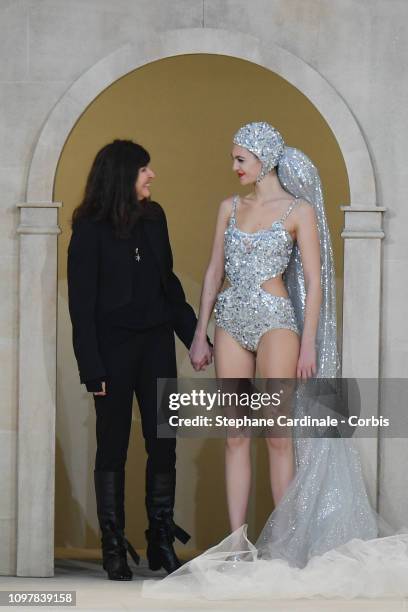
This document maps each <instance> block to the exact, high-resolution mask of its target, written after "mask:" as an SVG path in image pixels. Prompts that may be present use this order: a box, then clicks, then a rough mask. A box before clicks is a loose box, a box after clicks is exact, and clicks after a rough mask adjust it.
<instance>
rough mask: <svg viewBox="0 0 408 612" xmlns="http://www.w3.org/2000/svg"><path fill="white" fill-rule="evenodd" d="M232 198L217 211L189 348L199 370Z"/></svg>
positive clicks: (220, 277)
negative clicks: (208, 259)
mask: <svg viewBox="0 0 408 612" xmlns="http://www.w3.org/2000/svg"><path fill="white" fill-rule="evenodd" d="M231 209H232V198H228V199H226V200H223V201H222V202H221V204H220V208H219V211H218V217H217V223H216V226H215V234H214V241H213V247H212V251H211V257H210V261H209V264H208V266H207V270H206V273H205V276H204V282H203V287H202V291H201V299H200V312H199V315H198V322H197V327H196V331H195V334H194V339H193V343H192V345H191V348H190V359H191V363H192V364H193V367H194V368H195V369H196V370H197V369H201V366H202V365H203V364H204V363H203V360H204V359H205V355H206V351H207V342H206V338H207V327H208V322H209V320H210V317H211V313H212V311H213V308H214V304H215V300H216V298H217V294H218V293H219V291H220V289H221V286H222V284H223V282H224V232H225V229H226V227H227V223H228V219H229V217H230V215H231Z"/></svg>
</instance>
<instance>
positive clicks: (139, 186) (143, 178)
mask: <svg viewBox="0 0 408 612" xmlns="http://www.w3.org/2000/svg"><path fill="white" fill-rule="evenodd" d="M155 176H156V175H155V173H154V172H153V170H152V169H151V168H150V166H149V165H147V166H143V168H140V169H139V174H138V175H137V180H136V195H137V199H138V200H144V199H145V198H149V197H150V185H151V182H152V180H153V179H154V178H155Z"/></svg>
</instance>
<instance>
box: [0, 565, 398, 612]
mask: <svg viewBox="0 0 408 612" xmlns="http://www.w3.org/2000/svg"><path fill="white" fill-rule="evenodd" d="M132 569H133V571H134V579H133V580H132V581H131V582H122V583H117V582H113V581H110V580H106V578H105V572H104V571H103V569H102V567H101V564H100V561H91V560H89V561H85V560H81V561H74V560H58V561H56V567H55V576H54V577H53V578H16V577H7V576H0V592H4V591H28V590H49V591H56V590H61V591H76V607H75V608H74V609H75V611H76V612H79V611H80V610H104V611H105V610H106V611H108V610H137V611H138V612H144V611H145V610H146V611H147V610H156V612H160V611H162V612H164V611H165V610H166V611H167V610H171V611H177V610H180V611H181V610H183V611H185V610H192V611H197V610H202V611H204V610H216V611H218V610H219V611H223V610H246V611H249V610H250V611H252V610H271V611H276V612H281V611H282V612H284V611H287V610H290V611H291V612H298V611H299V612H312V611H313V612H340V611H342V612H343V611H344V612H395V611H396V610H399V611H401V610H407V611H408V600H403V599H386V600H385V599H384V600H361V599H360V600H353V601H339V600H336V601H328V600H292V601H289V600H274V601H272V600H270V601H255V600H253V601H230V602H225V601H224V602H220V603H218V602H215V601H211V602H207V601H202V600H195V601H183V602H176V601H165V602H164V601H163V600H153V599H142V598H141V597H140V587H141V583H142V581H143V580H145V579H152V577H153V576H154V577H155V578H156V579H157V578H159V577H160V576H161V575H163V576H164V575H165V574H164V573H163V574H161V572H155V573H154V574H153V573H152V572H151V571H150V570H149V569H148V568H147V567H146V565H144V564H143V563H142V564H141V566H139V567H137V568H136V567H133V568H132ZM407 580H408V576H407ZM3 606H4V604H3V605H2V606H1V609H2V610H3V609H4V610H16V609H18V610H27V611H28V610H37V612H38V610H39V609H40V608H43V606H38V605H37V606H36V607H33V606H24V607H23V606H7V605H6V606H4V607H3ZM50 609H52V610H56V609H60V610H69V609H70V608H69V607H66V606H64V607H63V606H59V607H52V608H50ZM71 609H72V608H71Z"/></svg>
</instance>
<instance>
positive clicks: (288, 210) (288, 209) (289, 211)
mask: <svg viewBox="0 0 408 612" xmlns="http://www.w3.org/2000/svg"><path fill="white" fill-rule="evenodd" d="M297 202H298V199H297V198H295V199H294V200H293V202H291V204H289V206H288V208H287V210H286V212H285V213H284V214H283V217H281V219H280V221H281V223H283V222H284V221H286V219H287V218H288V217H289V215H290V213H291V212H292V210H293V209H294V208H295V206H296V204H297Z"/></svg>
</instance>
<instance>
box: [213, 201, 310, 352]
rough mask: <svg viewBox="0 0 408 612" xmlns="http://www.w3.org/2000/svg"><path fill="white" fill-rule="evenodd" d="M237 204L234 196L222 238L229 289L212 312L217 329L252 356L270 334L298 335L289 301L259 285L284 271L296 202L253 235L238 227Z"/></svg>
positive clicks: (290, 247)
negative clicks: (288, 331) (288, 224)
mask: <svg viewBox="0 0 408 612" xmlns="http://www.w3.org/2000/svg"><path fill="white" fill-rule="evenodd" d="M237 201H238V196H234V198H233V203H232V214H231V217H230V220H229V223H228V227H227V229H226V231H225V236H224V253H225V274H226V277H227V279H228V281H229V283H230V285H231V286H230V287H228V288H227V289H225V290H224V291H222V292H221V293H219V294H218V297H217V301H216V304H215V308H214V313H215V320H216V323H217V325H218V326H219V327H222V328H223V329H225V331H227V332H228V333H229V334H230V335H231V336H232V337H233V338H235V340H237V342H239V344H240V345H241V346H243V347H244V348H246V349H248V350H249V351H253V352H255V351H256V350H257V348H258V344H259V341H260V339H261V337H262V336H263V334H264V333H266V332H267V331H269V330H270V329H277V328H284V329H291V330H292V331H294V332H295V333H297V334H299V329H298V325H297V322H296V317H295V312H294V309H293V305H292V302H291V300H290V298H289V297H282V296H278V295H272V294H271V293H268V292H267V291H265V289H263V288H262V286H261V285H262V284H263V283H265V282H266V281H267V280H269V279H271V278H275V277H276V276H280V275H281V274H283V272H284V271H285V270H286V268H287V265H288V263H289V259H290V256H291V253H292V249H293V244H294V243H293V239H292V237H291V235H290V234H289V232H288V231H287V230H286V229H285V227H284V225H283V224H284V221H285V219H286V218H287V217H288V215H289V214H290V212H291V211H292V210H293V208H294V207H295V205H296V203H297V200H294V201H293V202H292V203H291V204H290V205H289V207H288V209H287V210H286V212H285V214H284V215H283V217H281V218H280V219H278V220H277V221H275V222H274V223H273V224H272V225H271V227H269V228H267V229H262V230H259V231H258V232H254V233H247V232H243V231H241V230H240V229H239V228H238V227H237V224H236V208H237Z"/></svg>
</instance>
